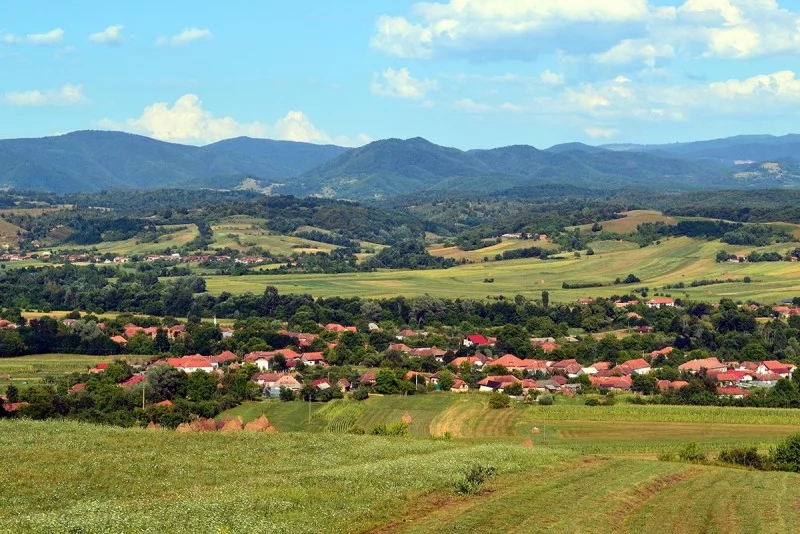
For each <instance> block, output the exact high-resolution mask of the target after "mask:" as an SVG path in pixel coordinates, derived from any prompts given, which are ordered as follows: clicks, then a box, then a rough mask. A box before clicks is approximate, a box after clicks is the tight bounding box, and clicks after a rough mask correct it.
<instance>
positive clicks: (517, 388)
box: [503, 382, 522, 397]
mask: <svg viewBox="0 0 800 534" xmlns="http://www.w3.org/2000/svg"><path fill="white" fill-rule="evenodd" d="M503 393H506V394H508V395H511V396H512V397H518V396H519V395H522V384H520V383H519V382H514V383H511V384H509V385H507V386H506V387H505V388H503Z"/></svg>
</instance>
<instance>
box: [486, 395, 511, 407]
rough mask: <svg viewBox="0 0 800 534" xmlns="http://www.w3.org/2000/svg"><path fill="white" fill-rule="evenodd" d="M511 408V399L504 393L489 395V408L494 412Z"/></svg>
mask: <svg viewBox="0 0 800 534" xmlns="http://www.w3.org/2000/svg"><path fill="white" fill-rule="evenodd" d="M509 406H511V397H509V396H508V395H506V394H505V393H499V392H497V391H495V392H494V393H492V394H491V395H489V407H490V408H494V409H495V410H500V409H503V408H508V407H509Z"/></svg>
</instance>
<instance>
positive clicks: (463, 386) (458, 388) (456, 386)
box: [450, 378, 469, 393]
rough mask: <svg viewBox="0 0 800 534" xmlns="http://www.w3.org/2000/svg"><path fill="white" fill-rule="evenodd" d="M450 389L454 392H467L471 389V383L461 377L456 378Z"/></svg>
mask: <svg viewBox="0 0 800 534" xmlns="http://www.w3.org/2000/svg"><path fill="white" fill-rule="evenodd" d="M450 391H452V392H454V393H466V392H468V391H469V384H467V383H466V382H464V381H463V380H461V379H460V378H454V379H453V385H452V387H451V388H450Z"/></svg>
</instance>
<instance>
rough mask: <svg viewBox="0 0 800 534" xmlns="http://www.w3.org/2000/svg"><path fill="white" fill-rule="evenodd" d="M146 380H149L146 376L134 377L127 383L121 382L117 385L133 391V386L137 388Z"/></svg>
mask: <svg viewBox="0 0 800 534" xmlns="http://www.w3.org/2000/svg"><path fill="white" fill-rule="evenodd" d="M145 380H147V377H146V376H145V375H133V376H132V377H130V378H129V379H127V380H126V381H125V382H120V383H119V384H117V385H118V386H119V387H121V388H127V389H133V386H135V385H136V384H138V383H140V382H144V381H145Z"/></svg>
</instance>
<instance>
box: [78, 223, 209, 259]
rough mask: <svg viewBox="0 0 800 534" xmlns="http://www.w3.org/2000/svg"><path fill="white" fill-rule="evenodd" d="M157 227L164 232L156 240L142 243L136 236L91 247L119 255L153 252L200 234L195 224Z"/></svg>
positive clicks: (192, 238)
mask: <svg viewBox="0 0 800 534" xmlns="http://www.w3.org/2000/svg"><path fill="white" fill-rule="evenodd" d="M159 228H160V229H161V230H163V231H164V232H166V233H164V234H162V235H160V236H159V237H158V240H157V241H153V242H149V243H142V242H140V241H139V240H138V239H136V238H131V239H126V240H124V241H104V242H103V243H98V244H97V245H94V246H93V248H95V249H97V252H98V253H100V254H105V253H107V252H110V253H112V254H120V255H131V254H154V253H159V252H161V251H163V250H164V249H165V248H179V247H182V246H183V245H185V244H186V243H188V242H190V241H192V240H194V239H195V238H196V237H197V236H198V235H200V233H199V232H198V230H197V225H196V224H180V225H165V226H161V227H159ZM170 230H174V231H172V232H171V231H170ZM67 248H69V247H67Z"/></svg>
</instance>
